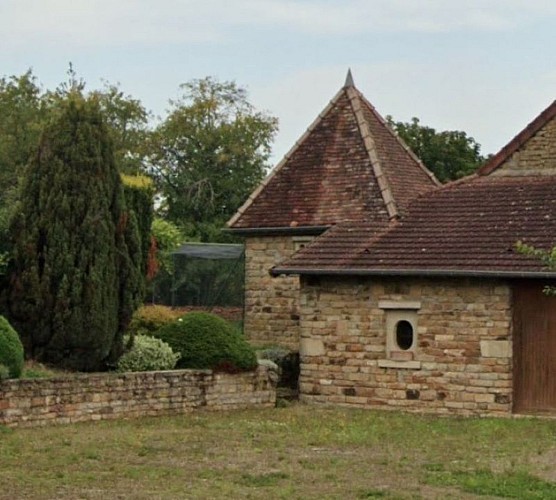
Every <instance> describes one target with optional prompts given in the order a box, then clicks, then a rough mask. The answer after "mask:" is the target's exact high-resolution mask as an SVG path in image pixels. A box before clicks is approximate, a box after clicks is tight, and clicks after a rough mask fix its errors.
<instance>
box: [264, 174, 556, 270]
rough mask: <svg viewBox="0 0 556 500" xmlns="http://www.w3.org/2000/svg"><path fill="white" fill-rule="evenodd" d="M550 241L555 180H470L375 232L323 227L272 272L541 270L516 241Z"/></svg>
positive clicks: (554, 235) (555, 226) (544, 244)
mask: <svg viewBox="0 0 556 500" xmlns="http://www.w3.org/2000/svg"><path fill="white" fill-rule="evenodd" d="M555 239H556V176H544V177H543V176H539V177H529V178H516V177H473V178H468V179H466V180H464V181H462V182H456V183H453V184H450V185H447V186H445V187H442V188H439V189H438V190H436V191H435V192H433V193H429V194H427V195H426V196H422V197H420V198H418V199H417V200H415V201H413V202H412V203H411V204H410V206H409V210H408V213H407V215H406V216H405V217H403V218H402V219H401V220H399V221H395V222H392V223H390V224H389V225H388V227H387V228H386V229H383V230H382V231H380V228H376V229H374V230H373V229H372V227H371V226H369V225H368V226H367V227H365V226H364V225H360V226H359V227H358V228H355V230H354V231H351V232H350V230H349V227H348V226H346V227H345V228H342V227H336V228H334V230H333V231H332V230H329V231H327V232H326V233H325V234H324V235H323V236H321V237H320V238H318V239H317V240H315V242H314V243H313V244H312V245H310V246H308V247H307V248H305V249H304V250H303V251H301V252H299V253H298V254H296V255H294V257H293V258H291V259H290V260H289V261H288V262H286V263H284V264H281V265H278V266H277V268H276V270H275V272H280V271H286V272H291V271H292V270H295V269H297V270H300V269H302V270H304V272H307V273H309V274H310V273H311V271H315V270H320V271H326V270H328V271H340V272H341V271H344V272H346V271H349V272H350V273H352V272H355V273H356V272H357V271H361V272H366V273H367V272H371V273H372V272H377V273H378V272H381V271H389V272H404V271H405V272H409V271H412V272H413V271H423V273H424V274H426V273H427V272H444V271H457V272H469V273H471V274H473V273H496V272H507V273H514V274H519V273H542V272H546V269H544V268H543V266H542V265H541V264H540V263H539V262H538V261H537V260H536V259H533V258H530V257H526V256H523V255H521V254H519V253H517V252H516V251H515V243H516V242H517V241H518V240H521V241H523V242H525V243H529V244H532V245H534V246H536V247H539V248H544V249H549V248H551V247H552V246H553V245H554V244H555ZM320 271H319V272H320ZM555 274H556V273H555Z"/></svg>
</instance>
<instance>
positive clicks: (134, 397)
mask: <svg viewBox="0 0 556 500" xmlns="http://www.w3.org/2000/svg"><path fill="white" fill-rule="evenodd" d="M275 403H276V387H275V383H274V381H273V378H272V373H270V372H269V370H268V368H267V367H265V366H259V368H258V369H257V370H256V371H255V372H250V373H240V374H234V375H230V374H225V373H214V372H212V371H211V370H174V371H162V372H140V373H124V374H118V373H102V374H82V375H75V376H67V377H61V378H52V379H34V380H5V381H2V382H0V424H2V425H6V426H8V427H24V426H25V427H30V426H39V425H46V424H66V423H72V422H83V421H87V420H104V419H115V418H132V417H143V416H162V415H177V414H181V413H187V412H190V411H193V410H196V409H199V408H203V409H208V410H232V409H234V410H235V409H240V408H255V407H256V408H263V407H273V406H274V405H275Z"/></svg>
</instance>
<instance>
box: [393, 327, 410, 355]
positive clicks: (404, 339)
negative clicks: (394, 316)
mask: <svg viewBox="0 0 556 500" xmlns="http://www.w3.org/2000/svg"><path fill="white" fill-rule="evenodd" d="M396 343H397V344H398V347H399V348H400V349H401V350H402V351H407V350H408V349H410V348H411V346H412V345H413V325H412V324H411V323H410V322H409V321H405V320H402V321H398V324H397V325H396Z"/></svg>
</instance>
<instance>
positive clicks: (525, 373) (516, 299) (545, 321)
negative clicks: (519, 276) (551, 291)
mask: <svg viewBox="0 0 556 500" xmlns="http://www.w3.org/2000/svg"><path fill="white" fill-rule="evenodd" d="M543 286H544V284H543V283H541V282H540V281H527V282H521V283H518V284H516V285H515V286H514V289H513V304H514V317H513V321H514V333H513V335H514V336H513V338H514V351H513V354H514V411H515V412H518V413H555V414H556V297H549V296H547V295H545V294H544V293H543V291H542V289H543Z"/></svg>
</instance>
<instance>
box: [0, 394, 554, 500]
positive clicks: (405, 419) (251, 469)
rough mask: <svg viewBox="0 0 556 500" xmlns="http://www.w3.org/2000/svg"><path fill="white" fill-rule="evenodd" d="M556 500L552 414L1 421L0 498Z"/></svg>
mask: <svg viewBox="0 0 556 500" xmlns="http://www.w3.org/2000/svg"><path fill="white" fill-rule="evenodd" d="M499 497H503V498H520V499H528V498H539V499H551V498H554V499H556V420H536V419H515V420H502V419H456V418H435V417H430V416H415V415H407V414H401V413H391V412H375V411H359V410H345V409H325V408H318V407H312V406H305V405H299V404H296V405H292V406H290V407H287V408H279V409H273V410H259V411H240V412H231V413H203V412H201V413H195V414H190V415H185V416H181V417H173V418H148V419H139V420H128V421H114V422H100V423H89V424H78V425H73V426H59V427H48V428H36V429H16V430H8V429H6V428H2V427H0V498H2V499H10V500H13V499H25V498H41V499H43V498H48V499H51V498H52V499H54V498H56V499H78V498H80V499H93V498H94V499H97V498H98V499H101V498H102V499H117V498H125V499H127V498H132V499H158V498H160V499H172V498H206V499H209V498H210V499H212V498H232V499H235V498H241V499H243V498H265V499H273V498H288V499H290V498H294V499H295V498H300V499H311V498H315V499H317V498H318V499H326V498H338V499H340V498H341V499H349V498H388V499H395V498H438V499H445V498H454V499H460V498H499Z"/></svg>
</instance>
